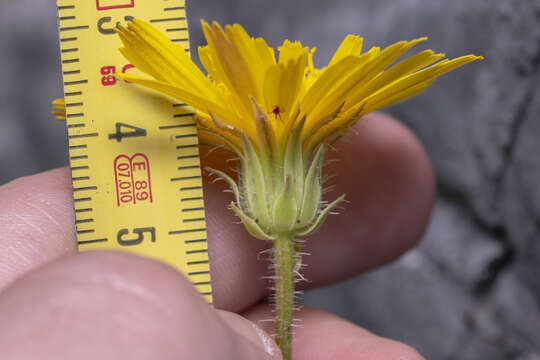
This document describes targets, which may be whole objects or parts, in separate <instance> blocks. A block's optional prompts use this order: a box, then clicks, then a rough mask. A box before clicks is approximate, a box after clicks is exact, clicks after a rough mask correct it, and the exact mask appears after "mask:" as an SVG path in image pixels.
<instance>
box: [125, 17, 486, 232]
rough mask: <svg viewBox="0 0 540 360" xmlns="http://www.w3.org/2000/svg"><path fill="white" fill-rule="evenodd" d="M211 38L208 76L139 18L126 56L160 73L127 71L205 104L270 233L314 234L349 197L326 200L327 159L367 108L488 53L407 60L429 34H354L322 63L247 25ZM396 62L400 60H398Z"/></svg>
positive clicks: (209, 122)
mask: <svg viewBox="0 0 540 360" xmlns="http://www.w3.org/2000/svg"><path fill="white" fill-rule="evenodd" d="M202 26H203V30H204V35H205V37H206V40H207V42H208V44H207V45H206V46H202V47H200V48H199V58H200V60H201V63H202V64H203V66H204V68H205V69H206V72H207V74H206V75H205V74H204V73H203V72H202V71H201V70H200V69H199V68H198V67H197V66H196V65H195V64H194V63H193V62H192V61H191V59H190V57H189V56H188V54H186V52H185V50H184V48H182V47H181V46H178V45H176V44H174V43H172V42H171V41H169V40H168V39H167V37H166V36H165V35H163V34H161V33H160V32H159V31H158V30H156V29H155V28H153V27H152V26H151V25H149V24H147V23H145V22H143V21H141V20H137V19H135V20H133V21H132V22H130V23H129V24H128V25H127V27H124V26H119V27H118V29H117V32H118V34H119V36H120V39H121V40H122V43H123V45H124V47H123V48H121V49H120V51H121V52H122V54H123V55H124V56H125V57H126V58H127V59H128V60H129V61H130V62H131V63H132V64H134V65H135V66H136V67H137V68H138V69H139V70H141V71H142V72H144V73H146V74H148V75H150V76H151V77H152V78H143V77H139V76H135V75H130V74H117V76H118V77H120V78H122V79H124V80H128V81H130V82H133V83H137V84H140V85H144V86H146V87H149V88H152V89H155V90H157V91H160V92H162V93H164V94H166V95H168V96H171V97H173V98H175V99H178V100H180V101H183V102H185V103H187V104H188V105H190V106H192V107H193V108H195V109H196V114H197V115H196V116H197V121H198V125H199V139H200V141H201V142H202V143H207V144H212V145H218V146H223V147H225V148H227V149H229V150H231V151H233V152H234V153H236V154H237V155H238V156H239V158H240V172H239V179H238V183H236V182H235V181H234V180H233V179H231V178H229V177H228V176H227V175H226V174H224V173H223V172H220V171H218V170H212V171H214V172H215V173H216V174H218V175H219V176H221V177H222V178H224V179H225V180H227V182H228V183H229V184H230V186H231V187H232V189H233V191H234V193H235V196H236V199H235V200H236V202H234V203H232V204H231V207H232V208H233V210H234V211H235V212H236V213H237V215H238V216H239V217H240V218H241V219H242V221H243V223H244V224H245V226H246V228H247V230H248V231H249V232H250V233H251V234H252V235H253V236H255V237H257V238H260V239H266V240H272V239H274V238H275V236H276V234H280V233H292V234H294V235H295V236H298V235H301V236H302V235H308V234H310V233H312V232H313V231H315V230H316V229H317V228H318V227H319V226H320V225H321V224H322V222H323V221H324V219H325V217H326V215H327V214H328V213H329V212H330V211H331V210H332V209H333V208H334V207H335V206H336V205H337V204H339V202H340V201H341V200H342V199H343V197H341V198H339V199H338V200H336V201H334V202H333V203H331V204H330V205H328V206H327V207H325V208H322V207H321V205H320V204H321V179H320V178H321V167H322V164H323V162H324V158H325V154H326V149H327V146H328V145H329V144H332V143H333V142H335V141H336V140H337V139H338V138H340V137H341V136H343V135H344V134H345V133H346V131H347V129H348V128H349V127H350V126H351V125H353V124H354V123H355V122H356V121H358V120H359V119H360V118H361V117H362V116H363V115H365V114H367V113H369V112H371V111H374V110H377V109H379V108H381V107H384V106H388V105H391V104H394V103H397V102H400V101H402V100H405V99H407V98H410V97H412V96H414V95H417V94H418V93H420V92H422V91H423V90H425V89H426V88H427V87H429V86H430V85H431V84H432V83H433V81H434V80H435V79H436V78H437V77H438V76H440V75H442V74H444V73H446V72H449V71H451V70H454V69H456V68H458V67H460V66H463V65H464V64H467V63H469V62H472V61H475V60H477V59H480V58H481V57H479V56H474V55H467V56H463V57H459V58H456V59H452V60H449V59H443V58H444V57H445V55H444V54H438V53H435V52H433V51H432V50H424V51H421V52H419V53H417V54H415V55H413V56H411V57H409V58H407V59H405V60H402V61H398V59H399V58H400V57H401V56H402V55H403V54H404V53H405V52H407V51H408V50H409V49H411V48H412V47H413V46H415V45H416V44H418V43H420V42H422V41H424V40H426V38H420V39H415V40H412V41H400V42H397V43H395V44H392V45H390V46H388V47H386V48H384V49H381V48H379V47H372V48H371V49H369V50H368V51H365V52H362V45H363V39H362V38H361V37H359V36H355V35H349V36H347V37H346V38H345V40H344V41H343V42H342V44H341V45H340V46H339V48H338V50H337V51H336V53H335V54H334V56H333V57H332V59H331V60H330V62H329V64H328V66H326V67H325V68H322V69H317V68H315V66H314V65H313V56H314V53H315V49H314V48H313V49H309V48H308V47H304V46H303V45H302V44H301V43H300V42H291V41H289V40H285V42H284V43H283V44H282V45H281V46H280V47H279V48H278V56H277V58H276V54H275V51H274V49H273V48H271V47H269V46H268V45H267V43H266V42H265V41H264V39H262V38H252V37H250V36H249V35H248V34H247V33H246V31H245V30H244V28H242V26H240V25H237V24H235V25H232V26H226V27H225V28H224V29H223V28H222V27H221V26H220V25H219V24H218V23H216V22H214V23H213V24H212V25H210V24H208V23H206V22H204V21H203V22H202ZM393 64H394V65H393Z"/></svg>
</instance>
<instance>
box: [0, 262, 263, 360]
mask: <svg viewBox="0 0 540 360" xmlns="http://www.w3.org/2000/svg"><path fill="white" fill-rule="evenodd" d="M0 317H1V318H2V322H0V348H2V358H3V359H4V358H5V359H37V358H42V355H43V354H46V355H47V356H50V357H57V356H59V355H60V354H61V357H63V358H70V359H71V358H73V359H75V358H87V359H127V358H129V359H155V358H156V359H179V358H191V357H193V358H204V359H219V358H231V359H232V358H234V359H239V360H244V359H245V360H248V359H253V358H260V359H269V360H270V359H273V358H271V357H269V356H268V354H267V353H266V352H265V351H264V349H263V348H262V346H256V345H255V344H253V343H252V342H250V341H249V340H247V339H246V338H245V337H244V336H241V335H240V334H238V333H237V332H235V331H233V330H232V329H231V328H229V327H228V326H227V324H226V323H225V322H224V321H223V320H222V319H221V318H220V317H218V316H217V315H216V313H215V312H214V310H213V309H212V308H211V307H210V306H209V305H208V304H207V303H206V302H205V301H204V298H203V297H202V296H201V295H200V294H199V293H198V292H197V291H196V290H195V288H194V287H193V286H192V285H191V283H190V282H189V281H188V280H187V278H185V277H184V276H182V275H181V274H180V273H178V272H177V271H176V270H175V269H173V268H171V267H169V266H167V265H164V264H161V263H159V262H157V261H154V260H150V259H146V258H142V257H138V256H134V255H131V254H127V253H120V252H88V253H83V254H79V255H75V256H71V257H65V258H62V259H60V260H58V261H56V262H54V263H51V264H48V265H46V266H43V267H41V268H39V269H37V270H35V271H33V272H31V273H29V274H28V275H26V276H24V277H22V278H21V279H19V280H18V281H16V282H15V283H14V284H12V285H11V286H10V287H9V288H7V289H6V290H5V291H4V292H3V293H1V294H0ZM27 344H32V346H28V345H27ZM81 356H82V357H81Z"/></svg>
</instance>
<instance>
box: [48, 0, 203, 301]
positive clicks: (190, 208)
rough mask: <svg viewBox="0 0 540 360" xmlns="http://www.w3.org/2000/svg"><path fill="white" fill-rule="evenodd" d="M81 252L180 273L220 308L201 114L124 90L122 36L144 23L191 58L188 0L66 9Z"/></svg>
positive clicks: (62, 13) (63, 4)
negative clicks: (121, 29) (119, 255)
mask: <svg viewBox="0 0 540 360" xmlns="http://www.w3.org/2000/svg"><path fill="white" fill-rule="evenodd" d="M57 5H58V28H59V34H60V52H61V60H62V74H63V80H64V97H65V102H66V117H67V128H68V139H69V158H70V165H71V173H72V180H73V201H74V205H75V222H76V230H77V240H78V246H79V250H80V251H88V250H107V249H108V250H111V249H117V250H120V249H121V250H127V251H131V252H134V253H137V254H139V255H143V256H148V257H152V258H155V259H158V260H161V261H163V262H165V263H167V264H170V265H172V266H173V267H175V268H176V269H178V270H179V271H181V272H182V273H184V274H185V275H186V276H187V277H188V278H189V279H190V280H191V281H192V282H193V284H194V285H195V286H196V288H197V289H198V291H199V292H200V293H201V294H202V295H203V296H204V297H205V298H206V300H207V301H208V302H210V303H211V302H212V287H211V282H210V265H209V261H208V247H207V239H206V222H205V214H204V201H203V192H202V178H201V167H200V160H199V147H198V139H197V125H196V122H195V120H194V118H193V115H194V113H193V110H192V109H191V108H190V107H188V106H186V104H181V103H172V102H171V101H170V100H168V99H164V98H163V97H162V96H160V95H158V94H156V93H153V92H150V91H148V90H144V89H141V88H139V87H136V86H133V85H129V84H126V83H125V82H124V81H121V80H117V79H116V77H114V74H115V73H116V72H120V71H122V72H127V71H137V70H136V69H134V67H133V65H131V64H128V63H126V60H125V59H124V58H123V56H122V55H121V54H120V52H119V51H118V48H119V47H120V45H121V43H120V40H119V38H118V36H117V35H116V34H115V32H114V27H115V26H116V25H117V24H118V23H119V22H120V23H125V22H126V21H129V20H130V19H132V18H134V17H136V18H139V19H142V20H145V21H148V22H150V23H152V24H153V25H154V26H156V27H157V28H158V29H160V30H161V31H162V32H163V33H165V34H167V35H168V36H169V38H170V39H171V41H173V42H175V43H178V44H179V45H181V46H183V47H184V48H185V49H186V51H187V52H189V37H188V25H187V19H186V10H185V0H95V1H93V0H92V1H90V0H88V1H75V0H58V1H57Z"/></svg>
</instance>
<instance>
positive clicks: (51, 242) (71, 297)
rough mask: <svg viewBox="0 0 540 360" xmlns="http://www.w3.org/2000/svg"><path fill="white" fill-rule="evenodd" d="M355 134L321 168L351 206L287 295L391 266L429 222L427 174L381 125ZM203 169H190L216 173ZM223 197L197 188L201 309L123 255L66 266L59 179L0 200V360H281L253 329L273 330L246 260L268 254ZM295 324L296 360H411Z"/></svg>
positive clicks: (316, 321)
mask: <svg viewBox="0 0 540 360" xmlns="http://www.w3.org/2000/svg"><path fill="white" fill-rule="evenodd" d="M353 130H354V133H352V134H351V135H349V137H347V138H345V139H343V140H342V141H341V142H340V143H339V144H337V146H336V148H337V152H338V156H336V158H339V159H340V160H339V161H336V162H331V163H330V164H329V165H328V166H327V167H326V168H325V174H330V175H331V174H337V175H338V176H336V177H335V178H334V179H333V183H334V184H335V185H336V187H337V189H336V193H339V194H342V193H345V194H347V200H348V201H349V203H348V204H347V205H346V209H345V211H344V213H343V214H342V215H341V216H336V217H330V219H328V221H327V222H326V224H325V225H324V226H323V228H322V229H321V230H320V231H319V232H318V233H317V234H315V235H314V236H312V237H310V239H309V240H308V242H307V244H306V251H307V252H308V253H311V254H312V255H311V256H307V257H305V259H304V262H305V263H306V264H307V265H308V267H307V268H306V269H305V271H304V272H303V275H304V276H305V277H306V278H307V279H310V282H303V283H300V284H299V285H300V286H304V287H306V288H307V287H316V286H320V285H323V284H328V283H331V282H334V281H338V280H341V279H343V278H346V277H349V276H352V275H355V274H358V273H360V272H363V271H366V270H368V269H371V268H373V267H376V266H380V265H382V264H384V263H386V262H388V261H391V260H393V259H395V258H396V257H398V256H400V255H401V254H402V253H403V252H404V251H406V250H407V249H409V248H410V247H412V246H413V245H414V244H415V243H416V242H417V241H418V239H419V237H420V235H421V234H422V232H423V230H424V228H425V226H426V223H427V219H428V216H429V212H430V210H431V206H432V202H433V196H434V181H433V176H432V172H431V167H430V165H429V161H428V160H427V158H426V156H425V154H424V152H423V150H422V148H421V146H420V145H419V144H418V142H417V141H416V140H415V139H414V137H413V136H412V135H411V134H410V133H409V132H408V131H407V130H405V129H404V128H403V127H402V126H401V125H399V124H398V123H397V122H395V121H394V120H392V119H390V118H388V117H386V116H383V115H380V114H372V115H369V116H366V119H365V120H363V121H360V123H359V124H358V125H357V126H356V127H354V128H353ZM214 155H215V154H213V155H212V156H208V157H206V156H205V155H204V153H203V154H202V160H203V161H206V162H207V164H206V165H209V166H211V167H215V168H223V164H222V163H221V162H222V161H223V160H224V159H223V158H220V157H216V156H214ZM330 156H331V155H330ZM220 164H221V165H220ZM206 180H208V179H206ZM224 188H225V185H224V184H221V185H219V183H218V185H213V186H212V185H207V186H205V202H206V213H207V225H208V233H209V240H208V241H209V250H210V260H211V271H212V282H213V290H214V292H213V293H214V305H215V309H213V308H211V307H210V306H208V305H207V304H206V303H205V301H204V300H203V298H202V297H201V296H200V295H199V294H198V293H197V292H196V290H195V289H194V288H193V287H192V286H191V284H190V283H189V281H188V280H187V279H186V278H184V277H183V276H181V275H180V274H178V273H177V272H176V271H175V270H173V269H172V268H169V267H168V266H166V265H162V264H160V263H158V262H155V261H153V260H148V259H144V258H140V257H137V256H134V255H129V254H124V253H113V252H88V253H82V254H77V251H76V240H75V238H76V237H75V231H74V224H73V200H72V194H71V183H70V177H69V170H68V169H67V168H63V169H57V170H53V171H49V172H46V173H43V174H39V175H35V176H32V177H27V178H22V179H19V180H17V181H14V182H12V183H10V184H7V185H4V186H2V187H1V188H0V231H1V234H2V236H1V237H0V319H1V320H0V354H1V358H2V359H4V360H12V359H17V360H24V359H33V360H34V359H40V360H52V359H55V360H56V359H78V360H84V359H91V360H96V359H100V360H108V359H135V360H136V359H184V358H186V359H188V358H189V359H197V360H214V359H235V360H244V359H245V360H251V359H279V353H278V352H279V351H278V350H277V348H276V347H275V344H273V342H272V341H270V340H269V339H270V338H269V337H268V335H266V333H264V332H262V331H261V330H260V328H258V327H256V326H255V325H253V324H257V325H259V326H261V327H262V329H263V330H266V331H267V332H268V333H271V332H272V329H271V328H270V326H271V323H268V322H259V320H263V319H270V318H271V315H270V314H269V310H270V308H269V306H268V305H267V304H265V303H264V302H263V301H264V299H265V297H266V296H267V295H268V290H266V289H265V287H266V286H267V284H265V282H264V281H262V280H261V279H260V278H261V277H262V276H264V275H265V273H266V267H267V265H268V263H266V262H265V261H261V260H258V259H257V257H258V256H257V255H258V254H259V252H260V251H261V250H263V249H264V248H265V247H267V244H265V243H264V242H262V241H259V240H254V239H252V238H250V237H249V235H247V234H246V232H245V230H244V228H243V226H241V225H237V224H235V222H236V219H235V218H234V216H233V214H232V212H231V211H229V210H228V209H227V208H226V204H228V203H229V202H230V194H224V193H223V192H222V190H223V189H224ZM217 309H220V310H217ZM296 317H297V318H299V319H302V320H303V321H302V324H303V327H301V328H297V329H296V331H295V336H294V342H293V349H294V352H293V359H295V360H303V359H310V360H319V359H320V360H327V359H337V360H349V359H370V360H375V359H377V360H382V359H401V360H417V359H422V357H421V356H420V355H418V353H417V352H415V351H414V350H413V349H411V348H409V347H408V346H406V345H404V344H400V343H397V342H394V341H391V340H388V339H383V338H380V337H377V336H375V335H373V334H371V333H369V332H368V331H366V330H363V329H361V328H359V327H358V326H356V325H353V324H351V323H349V322H347V321H345V320H342V319H339V318H337V317H335V316H333V315H330V314H328V313H324V312H322V311H318V310H315V309H309V308H304V309H303V310H301V311H300V312H298V313H296ZM248 320H249V321H248ZM265 350H266V351H265ZM268 351H270V352H273V353H274V355H273V356H272V355H269V354H268Z"/></svg>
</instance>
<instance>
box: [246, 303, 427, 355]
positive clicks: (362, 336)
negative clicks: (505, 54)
mask: <svg viewBox="0 0 540 360" xmlns="http://www.w3.org/2000/svg"><path fill="white" fill-rule="evenodd" d="M245 316H246V317H247V318H248V319H250V320H251V321H253V322H254V323H256V324H259V325H260V326H261V327H262V328H263V329H264V330H266V332H268V333H273V332H274V330H273V323H272V322H269V321H265V320H267V319H271V318H272V314H271V313H270V311H269V307H268V305H267V304H261V305H259V306H257V307H255V308H254V309H252V310H250V311H248V312H247V313H246V314H245ZM295 317H296V318H297V321H296V325H297V326H296V327H295V328H294V330H293V345H292V349H293V356H292V358H293V359H295V360H303V359H306V360H307V359H309V360H351V359H370V360H396V359H401V360H422V359H424V358H423V357H422V356H421V355H420V354H418V352H417V351H416V350H414V349H412V348H411V347H409V346H407V345H405V344H402V343H399V342H397V341H393V340H390V339H385V338H382V337H379V336H376V335H374V334H372V333H370V332H369V331H366V330H364V329H362V328H360V327H358V326H356V325H354V324H352V323H350V322H348V321H346V320H343V319H341V318H338V317H336V316H334V315H331V314H329V313H326V312H323V311H319V310H315V309H310V308H304V309H303V310H301V311H299V312H297V313H296V314H295Z"/></svg>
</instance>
